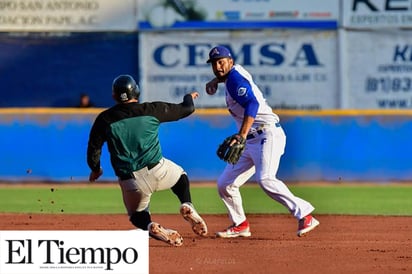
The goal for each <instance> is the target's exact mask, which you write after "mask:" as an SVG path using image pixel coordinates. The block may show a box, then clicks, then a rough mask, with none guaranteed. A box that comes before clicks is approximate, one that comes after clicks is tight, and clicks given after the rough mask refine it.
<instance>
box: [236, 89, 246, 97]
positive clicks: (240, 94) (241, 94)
mask: <svg viewBox="0 0 412 274" xmlns="http://www.w3.org/2000/svg"><path fill="white" fill-rule="evenodd" d="M245 94H246V88H245V87H240V88H239V89H238V90H237V95H238V96H243V95H245Z"/></svg>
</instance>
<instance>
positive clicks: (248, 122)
mask: <svg viewBox="0 0 412 274" xmlns="http://www.w3.org/2000/svg"><path fill="white" fill-rule="evenodd" d="M254 121H255V118H254V117H252V116H245V117H244V118H243V123H242V126H241V127H240V130H239V135H240V136H242V137H243V138H245V139H246V136H247V134H248V132H249V130H250V128H251V127H252V125H253V122H254Z"/></svg>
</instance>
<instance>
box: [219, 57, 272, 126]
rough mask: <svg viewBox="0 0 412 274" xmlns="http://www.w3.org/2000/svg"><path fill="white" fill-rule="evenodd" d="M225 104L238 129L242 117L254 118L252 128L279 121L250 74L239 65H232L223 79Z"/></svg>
mask: <svg viewBox="0 0 412 274" xmlns="http://www.w3.org/2000/svg"><path fill="white" fill-rule="evenodd" d="M225 85H226V106H227V108H228V110H229V112H230V113H231V115H232V116H233V118H234V119H235V121H236V125H237V127H238V129H240V127H241V125H242V122H243V117H244V116H245V115H246V116H251V117H254V118H255V121H254V123H253V125H252V128H258V127H262V126H270V125H273V124H274V123H277V122H279V117H278V116H277V115H276V114H274V113H273V111H272V108H271V107H270V106H269V105H268V103H267V102H266V99H265V98H264V97H263V94H262V91H261V90H260V89H259V87H258V86H257V85H256V84H255V82H254V81H253V79H252V76H251V75H250V73H249V72H248V71H246V70H245V69H244V68H243V67H242V66H241V65H237V64H236V65H234V66H233V67H232V69H231V71H230V72H229V74H228V77H227V79H226V81H225Z"/></svg>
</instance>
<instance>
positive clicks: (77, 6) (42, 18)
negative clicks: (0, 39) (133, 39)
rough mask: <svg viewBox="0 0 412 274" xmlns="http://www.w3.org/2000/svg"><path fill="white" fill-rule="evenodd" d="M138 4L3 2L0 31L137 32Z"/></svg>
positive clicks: (96, 0)
mask: <svg viewBox="0 0 412 274" xmlns="http://www.w3.org/2000/svg"><path fill="white" fill-rule="evenodd" d="M136 22H137V11H136V0H122V1H113V0H65V1H53V0H37V1H33V0H7V1H5V0H0V31H133V30H136V29H137V24H136Z"/></svg>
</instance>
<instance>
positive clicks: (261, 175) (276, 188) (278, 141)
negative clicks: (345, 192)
mask: <svg viewBox="0 0 412 274" xmlns="http://www.w3.org/2000/svg"><path fill="white" fill-rule="evenodd" d="M249 145H252V144H249ZM285 145H286V136H285V134H284V131H283V129H282V128H280V127H277V128H273V129H268V130H267V131H266V132H265V133H264V134H262V135H261V138H256V142H254V143H253V146H255V148H254V151H256V152H259V153H256V154H255V155H254V156H253V160H254V162H255V166H256V179H257V181H258V183H259V185H260V186H261V187H262V189H263V190H264V191H265V193H266V194H267V195H269V197H271V198H272V199H274V200H276V201H277V202H279V203H281V204H282V205H283V206H285V207H286V208H287V209H288V210H289V212H290V213H291V214H292V215H293V216H294V217H295V218H296V219H297V220H298V221H299V228H298V230H299V231H298V235H299V236H302V235H303V234H304V233H307V232H309V231H310V230H312V229H313V228H315V227H316V226H317V225H318V224H319V222H318V221H317V220H316V219H315V218H312V216H311V215H310V214H311V213H312V212H313V210H314V207H313V206H312V205H311V204H310V203H309V202H308V201H305V200H303V199H301V198H299V197H297V196H295V195H294V194H293V193H292V192H291V191H290V190H289V188H288V187H287V186H286V184H284V183H283V182H282V181H281V180H279V179H278V178H277V177H276V174H277V171H278V167H279V163H280V159H281V156H282V155H283V153H284V148H285ZM305 220H306V225H303V223H305ZM302 229H305V230H304V231H302Z"/></svg>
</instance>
